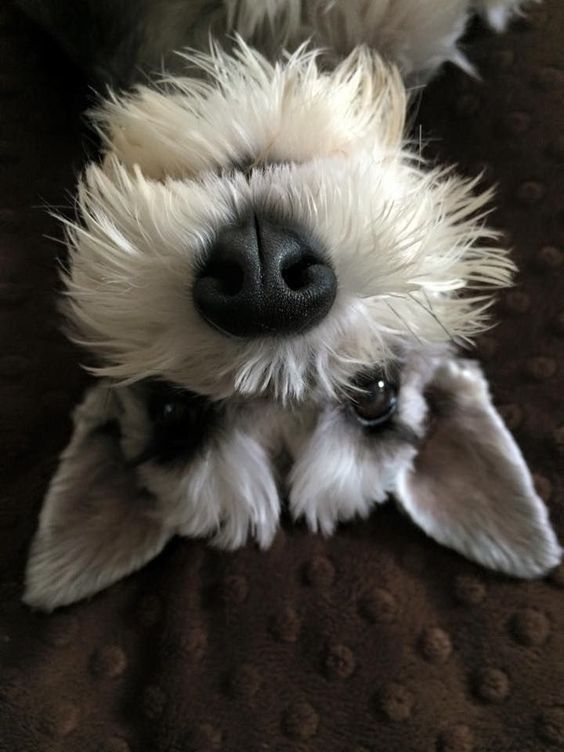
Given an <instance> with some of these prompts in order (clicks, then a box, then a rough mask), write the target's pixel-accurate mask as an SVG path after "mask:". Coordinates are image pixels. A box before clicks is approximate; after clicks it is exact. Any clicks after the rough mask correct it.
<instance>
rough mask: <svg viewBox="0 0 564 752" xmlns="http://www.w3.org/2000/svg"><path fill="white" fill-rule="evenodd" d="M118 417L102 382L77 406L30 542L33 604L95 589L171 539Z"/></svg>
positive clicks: (29, 597) (53, 604) (28, 589)
mask: <svg viewBox="0 0 564 752" xmlns="http://www.w3.org/2000/svg"><path fill="white" fill-rule="evenodd" d="M118 415H119V407H118V405H117V400H116V398H115V397H114V396H113V394H112V390H111V389H110V388H108V387H107V386H105V385H103V384H102V385H98V386H96V387H94V389H92V390H91V391H90V392H89V394H88V395H87V397H86V399H85V401H84V402H83V404H82V405H81V406H80V407H79V408H78V409H77V410H76V412H75V415H74V424H75V425H74V433H73V436H72V439H71V442H70V444H69V445H68V447H67V448H66V449H65V451H64V452H63V454H62V456H61V461H60V465H59V468H58V470H57V472H56V474H55V476H54V478H53V480H52V482H51V485H50V487H49V490H48V492H47V496H46V498H45V501H44V503H43V509H42V511H41V515H40V519H39V528H38V531H37V533H36V535H35V538H34V540H33V542H32V546H31V551H30V555H29V560H28V564H27V570H26V583H25V593H24V601H25V602H26V603H27V604H28V605H30V606H34V607H37V608H41V609H45V610H49V611H50V610H52V609H54V608H57V607H58V606H63V605H67V604H69V603H73V602H74V601H78V600H80V599H82V598H85V597H87V596H91V595H94V593H97V592H99V591H100V590H102V589H103V588H105V587H107V586H108V585H111V584H112V583H114V582H116V580H119V579H121V578H122V577H124V576H125V575H127V574H130V573H131V572H134V571H135V570H137V569H139V568H140V567H142V566H143V565H144V564H146V563H147V562H148V561H149V560H150V559H152V558H153V557H154V556H156V555H157V554H158V553H159V552H160V551H161V549H162V548H163V547H164V545H165V543H166V542H167V541H168V539H169V538H170V537H172V531H171V530H170V529H167V528H165V527H164V526H163V525H162V524H161V523H160V522H159V521H158V519H157V516H156V514H155V515H154V514H153V509H154V506H153V498H152V497H151V496H150V495H149V494H148V493H147V492H145V491H143V490H142V489H140V488H138V487H137V485H136V479H135V477H134V474H133V470H131V469H130V468H129V467H127V464H126V462H125V458H124V456H123V454H122V451H121V447H120V442H119V435H118V432H119V424H118V423H117V417H118Z"/></svg>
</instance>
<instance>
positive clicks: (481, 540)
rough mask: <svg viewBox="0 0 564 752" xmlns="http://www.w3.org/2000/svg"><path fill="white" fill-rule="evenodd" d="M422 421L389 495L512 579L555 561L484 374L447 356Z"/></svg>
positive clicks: (447, 540)
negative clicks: (415, 446) (416, 446)
mask: <svg viewBox="0 0 564 752" xmlns="http://www.w3.org/2000/svg"><path fill="white" fill-rule="evenodd" d="M429 405H430V413H431V414H430V422H429V428H428V431H427V435H426V436H425V438H424V439H423V444H422V446H421V449H420V451H419V453H418V455H417V456H416V458H415V461H414V463H413V466H412V467H411V468H409V469H408V470H406V471H404V472H402V474H401V476H400V479H399V482H398V487H397V496H398V500H399V502H400V503H401V505H402V506H403V507H404V508H405V509H406V511H407V512H408V514H409V515H410V516H411V517H412V518H413V520H414V521H415V522H416V523H417V524H418V525H419V526H420V527H422V528H423V530H424V531H425V532H426V533H427V534H428V535H430V536H431V537H432V538H434V539H435V540H437V541H438V542H439V543H443V544H444V545H446V546H449V547H450V548H453V549H455V550H456V551H458V552H460V553H461V554H464V555H465V556H467V557H468V558H469V559H473V560H474V561H477V562H479V563H480V564H483V565H485V566H487V567H491V568H492V569H496V570H498V571H501V572H505V573H506V574H509V575H513V576H515V577H525V578H533V577H539V576H542V575H544V574H546V572H548V571H549V570H550V569H552V568H553V567H555V566H557V565H558V563H559V561H560V557H561V548H560V546H559V544H558V540H557V538H556V536H555V534H554V532H553V530H552V527H551V525H550V522H549V519H548V512H547V509H546V507H545V506H544V504H543V502H542V500H541V499H540V498H539V497H538V495H537V494H536V492H535V489H534V486H533V481H532V478H531V475H530V473H529V471H528V469H527V466H526V464H525V461H524V459H523V456H522V455H521V452H520V451H519V448H518V447H517V445H516V443H515V441H514V440H513V438H512V436H511V434H510V433H509V431H508V430H507V428H506V427H505V425H504V424H503V422H502V420H501V418H500V416H499V415H498V413H497V412H496V410H495V409H494V407H493V405H492V401H491V397H490V395H489V391H488V386H487V383H486V380H485V378H484V376H483V374H482V372H481V370H480V369H479V367H478V366H477V365H476V364H474V363H471V362H469V361H456V360H452V361H448V362H446V363H444V364H443V365H441V366H440V367H439V368H438V369H437V371H436V372H435V375H434V377H433V380H432V383H431V385H430V390H429Z"/></svg>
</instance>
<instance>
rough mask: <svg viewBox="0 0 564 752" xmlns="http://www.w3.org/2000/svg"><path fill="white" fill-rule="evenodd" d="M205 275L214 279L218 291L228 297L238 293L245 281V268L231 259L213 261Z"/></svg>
mask: <svg viewBox="0 0 564 752" xmlns="http://www.w3.org/2000/svg"><path fill="white" fill-rule="evenodd" d="M204 276H205V277H208V278H211V279H213V280H214V281H215V284H216V289H217V292H219V293H220V294H221V295H225V296H228V297H234V296H235V295H238V294H239V293H240V292H241V290H242V289H243V282H244V281H245V273H244V271H243V269H242V268H241V267H240V266H239V265H238V264H235V263H233V262H230V261H221V262H215V263H214V262H212V263H211V264H209V265H208V266H207V268H206V271H205V275H204Z"/></svg>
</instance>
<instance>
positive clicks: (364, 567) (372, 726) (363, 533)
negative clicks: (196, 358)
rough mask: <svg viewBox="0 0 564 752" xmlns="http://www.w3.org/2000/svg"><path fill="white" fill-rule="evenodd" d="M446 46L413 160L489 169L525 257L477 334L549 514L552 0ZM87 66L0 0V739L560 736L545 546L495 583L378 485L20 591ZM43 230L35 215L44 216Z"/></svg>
mask: <svg viewBox="0 0 564 752" xmlns="http://www.w3.org/2000/svg"><path fill="white" fill-rule="evenodd" d="M467 44H468V47H469V52H470V55H471V57H472V59H473V60H474V61H475V62H476V63H477V65H478V67H479V69H480V71H481V73H482V75H483V79H484V82H483V83H479V82H477V81H474V80H471V79H469V78H467V77H465V76H464V75H463V74H462V73H459V72H457V71H455V70H452V69H449V70H447V71H445V73H444V75H442V76H441V77H440V78H439V79H438V80H437V81H436V82H435V83H433V84H432V85H431V87H430V88H429V89H428V90H427V91H426V93H425V95H424V97H423V99H422V102H421V106H420V109H419V111H418V113H417V115H416V117H415V120H414V122H415V131H414V133H415V137H416V138H417V137H418V126H419V124H421V126H422V132H423V134H424V136H425V137H428V138H429V139H430V144H429V146H428V148H427V151H428V154H429V155H430V156H431V158H433V159H434V158H440V159H441V160H442V161H453V162H456V163H458V164H459V166H460V170H461V171H462V172H463V173H466V174H470V175H474V174H477V173H478V172H480V171H482V170H484V171H485V180H486V181H487V182H488V183H492V182H496V183H498V185H499V193H498V205H499V209H498V210H497V211H496V212H495V214H494V215H493V217H492V222H493V223H494V224H495V225H496V226H498V227H500V228H502V229H504V230H505V231H507V233H508V235H509V238H510V241H509V242H510V243H511V244H512V245H513V246H514V249H515V250H514V253H515V258H516V260H517V262H518V264H519V266H520V268H521V274H520V278H519V285H518V286H517V287H516V288H515V289H513V290H511V291H510V292H508V293H506V294H505V295H504V296H503V298H502V299H501V300H500V303H499V306H498V315H499V317H500V320H501V323H500V325H499V326H498V327H497V328H495V329H494V330H492V331H491V332H489V333H488V335H487V336H485V337H483V338H482V339H481V340H480V342H479V354H480V357H481V358H482V360H483V362H484V364H485V367H486V370H487V373H488V376H489V377H490V379H491V383H492V388H493V391H494V394H495V397H496V401H497V404H498V405H500V406H501V408H502V411H503V414H504V416H505V419H506V420H507V422H508V424H509V426H510V428H511V429H512V430H513V431H514V433H515V435H516V437H517V439H518V441H519V443H520V445H521V447H522V448H523V450H524V452H525V455H526V457H527V459H528V461H529V462H530V465H531V467H532V469H533V472H534V473H535V477H536V481H537V486H538V489H539V492H540V494H541V495H542V496H543V498H544V499H545V500H546V502H547V504H548V505H549V507H550V511H551V515H552V519H553V521H554V523H555V525H556V528H557V530H558V532H559V534H560V538H561V540H562V538H563V536H564V499H563V495H562V492H563V472H562V471H563V469H564V468H563V464H564V463H563V460H564V404H563V400H562V383H563V375H564V167H563V165H564V128H563V125H564V4H562V2H561V0H547V2H546V3H545V4H544V5H538V6H533V8H532V11H531V13H530V15H529V18H528V20H526V21H525V20H523V21H519V22H517V23H516V24H514V25H513V27H512V30H511V32H510V33H509V34H508V35H506V36H503V37H496V36H495V35H493V34H490V33H487V32H485V31H483V30H480V29H476V30H474V31H473V32H472V34H471V35H470V37H469V39H468V42H467ZM85 92H86V87H85V84H84V82H83V81H82V80H81V79H80V78H79V76H78V75H76V74H75V73H74V72H73V71H72V70H71V69H70V67H69V64H68V63H67V62H66V61H65V60H64V59H63V58H62V56H61V55H60V54H59V53H58V51H57V50H56V49H55V48H54V47H53V46H52V44H51V43H50V42H49V41H48V40H46V39H45V38H44V37H43V35H42V34H41V33H40V32H39V31H37V30H36V29H34V28H33V27H32V26H31V25H29V24H28V23H27V22H26V21H24V20H23V19H22V18H20V17H19V16H18V15H17V13H16V12H15V11H12V10H11V9H10V8H9V6H8V5H7V4H6V3H4V4H3V6H2V9H1V10H0V336H1V345H2V346H1V348H0V416H1V417H0V436H1V447H2V451H1V455H0V464H1V468H2V470H1V482H0V663H1V668H0V750H1V751H2V752H4V750H6V752H8V751H9V752H36V751H37V752H39V751H40V750H41V752H55V751H57V752H58V751H59V750H61V751H63V750H64V752H196V751H197V752H211V751H212V750H218V751H220V750H223V751H225V752H243V751H244V752H266V751H267V750H270V751H272V752H317V751H321V750H323V752H544V751H545V750H546V752H551V751H554V752H557V751H561V750H563V749H564V569H562V568H561V569H560V570H559V571H558V570H557V571H556V572H555V573H554V574H553V575H552V576H551V577H549V578H548V579H547V580H546V581H543V582H535V583H523V582H512V581H510V580H508V579H506V578H504V577H501V576H497V575H494V574H490V573H488V572H486V571H484V570H482V569H480V568H479V567H477V566H474V565H472V564H470V563H468V562H466V561H465V560H463V559H462V558H460V557H458V556H457V555H455V554H453V553H451V552H449V551H447V550H446V549H443V548H440V547H439V546H437V545H435V544H434V543H432V542H431V541H429V540H428V539H426V538H425V537H424V536H423V534H422V533H420V532H418V531H417V530H415V529H414V528H413V527H412V526H411V525H410V524H409V523H408V521H407V520H406V519H404V518H403V517H402V516H401V515H400V514H399V513H398V512H397V511H396V510H395V509H394V508H393V507H392V506H391V505H390V506H389V507H388V508H386V509H384V510H378V511H376V512H375V513H374V515H373V516H372V518H371V519H370V520H369V521H368V522H365V523H361V522H359V523H358V524H352V525H347V526H343V527H342V528H341V529H340V530H339V532H338V534H337V535H335V536H334V537H333V538H331V539H330V540H323V539H321V538H320V537H317V536H314V535H311V534H308V533H307V532H305V530H304V529H302V528H301V527H299V526H293V525H291V524H287V525H285V526H284V529H283V531H282V532H281V533H280V534H279V535H278V537H277V538H276V541H275V543H274V545H273V547H272V549H271V550H270V551H268V552H267V553H260V552H258V551H255V550H254V549H252V548H251V547H249V548H247V549H244V550H242V551H239V552H238V553H235V554H224V553H218V552H216V551H213V550H211V549H209V548H208V547H206V545H205V544H204V543H202V542H192V541H187V540H184V541H176V542H174V543H173V544H172V545H169V546H168V548H167V549H166V551H165V552H164V554H163V555H161V556H160V557H159V558H158V560H156V561H155V562H153V563H152V564H151V565H150V566H148V567H147V568H145V569H144V570H143V571H141V572H139V573H138V574H136V575H135V576H133V577H130V578H129V579H127V580H126V581H124V582H122V583H120V584H118V585H117V586H115V587H112V588H110V589H109V590H107V591H106V592H104V593H102V594H101V595H99V596H97V597H96V598H94V599H93V600H91V601H90V602H86V603H81V604H79V605H77V606H74V607H72V608H68V609H65V610H62V611H60V612H57V613H55V614H53V615H51V616H47V615H42V614H35V613H32V612H31V611H29V610H28V609H27V608H26V607H24V606H22V605H21V604H20V597H21V590H22V574H23V566H24V563H25V558H26V554H27V547H28V545H29V541H30V539H31V536H32V533H33V531H34V528H35V525H36V519H37V513H38V511H39V508H40V505H41V501H42V497H43V495H44V493H45V490H46V486H47V483H48V481H49V478H50V477H51V475H52V473H53V471H54V469H55V467H56V460H57V454H58V452H59V451H60V450H61V449H62V447H63V446H64V445H65V443H66V442H67V440H68V438H69V432H70V421H69V414H70V412H71V409H72V407H73V405H74V404H75V403H76V402H77V401H78V399H79V397H80V395H81V393H82V390H83V389H84V387H85V385H86V377H85V376H84V375H83V373H82V372H81V371H80V369H79V365H78V364H79V361H80V358H81V354H80V353H78V352H77V351H76V350H75V349H74V348H73V347H72V346H71V345H69V344H68V343H67V342H66V341H65V339H64V338H63V336H62V335H61V334H59V333H58V326H59V323H60V322H59V320H58V317H57V314H56V307H55V291H56V288H57V256H59V255H60V254H61V252H62V247H61V246H60V245H59V244H58V243H57V239H58V238H60V230H59V228H58V227H57V225H56V223H55V222H54V221H53V220H51V219H50V218H49V217H48V216H47V214H46V212H45V210H44V207H45V205H46V204H48V205H50V206H56V207H61V208H63V209H64V208H65V207H68V206H69V204H70V203H71V202H72V198H71V196H72V189H73V185H74V182H75V176H76V173H77V171H78V170H79V169H80V166H81V164H83V161H84V158H85V156H84V155H85V152H86V151H87V150H88V148H89V141H88V138H87V137H85V131H84V128H83V125H82V121H81V116H80V113H81V111H82V109H83V108H84V106H85ZM46 236H47V237H46Z"/></svg>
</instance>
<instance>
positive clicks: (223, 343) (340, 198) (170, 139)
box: [66, 46, 513, 401]
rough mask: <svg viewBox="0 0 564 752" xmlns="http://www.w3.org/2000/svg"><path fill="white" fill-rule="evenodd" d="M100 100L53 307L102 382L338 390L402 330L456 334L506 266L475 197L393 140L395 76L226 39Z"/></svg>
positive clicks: (397, 102) (469, 326)
mask: <svg viewBox="0 0 564 752" xmlns="http://www.w3.org/2000/svg"><path fill="white" fill-rule="evenodd" d="M192 62H193V63H194V62H196V63H198V65H199V68H200V70H202V69H203V70H204V72H205V73H206V74H207V78H206V79H205V80H204V81H203V80H201V79H198V78H196V77H192V78H187V79H175V80H173V81H171V82H168V83H167V84H163V87H162V90H160V91H156V90H152V89H148V88H141V89H139V90H138V91H137V93H134V94H133V95H131V96H130V97H127V98H125V99H116V100H114V101H111V102H108V103H107V104H106V105H105V106H104V108H102V109H101V110H100V111H98V113H97V115H96V117H97V119H98V123H99V126H100V128H101V130H102V133H103V135H104V138H105V141H106V145H107V152H106V155H105V158H104V161H103V163H102V164H101V165H92V166H90V167H89V168H88V169H87V171H86V173H85V176H84V179H83V180H82V183H81V186H80V191H79V199H78V206H79V210H80V216H81V221H80V224H79V225H76V226H74V227H72V228H71V230H70V233H69V235H70V248H71V254H70V268H69V271H68V275H67V279H66V283H67V295H68V302H69V306H68V308H69V313H70V320H71V321H72V322H73V323H74V325H75V327H76V332H77V333H76V337H77V339H79V340H80V341H81V342H83V343H85V344H86V345H87V346H88V347H89V348H90V349H92V350H93V351H94V352H95V353H96V354H97V355H98V356H99V357H100V360H101V365H100V367H99V368H98V369H97V372H98V373H99V374H100V375H104V376H109V377H111V378H114V379H118V380H122V381H131V382H132V381H136V380H139V379H142V378H150V377H156V378H164V379H167V380H169V381H172V382H174V383H177V384H179V385H182V386H184V387H185V388H187V389H190V390H192V391H195V392H198V393H201V394H205V395H207V396H210V397H214V398H228V397H232V396H241V395H245V396H256V395H258V394H261V393H262V394H268V395H270V396H272V397H273V398H275V399H278V400H281V401H285V400H289V399H304V398H307V396H308V392H309V391H310V390H311V389H314V388H317V387H319V386H322V387H323V388H324V389H326V390H327V391H328V392H329V393H332V394H336V393H338V392H339V391H340V390H341V389H342V388H344V387H346V386H347V385H350V383H351V381H352V380H353V379H354V377H355V375H356V373H357V372H358V371H360V370H362V369H363V368H365V367H368V368H371V367H373V365H374V364H375V363H377V364H380V365H383V364H384V363H385V362H386V361H387V360H388V359H389V358H390V357H391V356H392V354H393V352H394V350H395V349H396V348H397V346H398V344H401V343H403V342H405V340H406V338H408V339H410V340H412V341H414V342H430V343H437V342H444V341H445V340H449V341H453V340H454V341H456V340H465V339H468V338H469V337H471V336H473V335H474V334H476V333H477V332H478V331H480V329H482V328H483V326H484V311H485V306H486V305H487V300H486V299H485V298H484V290H487V288H492V287H496V286H500V285H507V284H508V283H509V281H510V279H511V275H512V271H513V266H512V264H511V262H510V261H509V260H508V259H507V257H506V254H505V252H504V251H502V250H499V249H496V248H493V247H492V242H491V241H492V232H491V231H489V230H487V229H486V228H485V227H484V225H483V212H484V206H485V204H486V202H487V200H488V198H489V196H488V195H481V196H475V195H474V194H473V192H472V185H471V184H469V183H468V182H464V181H462V180H460V179H458V178H456V177H455V176H454V175H452V174H451V173H450V172H448V173H445V171H437V170H431V171H425V169H424V168H423V165H421V164H420V162H419V160H418V158H417V157H416V156H415V155H414V154H413V152H412V151H410V150H408V149H407V148H405V144H404V140H403V139H404V133H403V131H404V116H405V110H406V98H405V92H404V89H403V86H402V84H401V80H400V78H399V76H398V74H397V73H396V72H394V71H393V70H391V69H389V68H387V67H385V65H384V64H383V63H382V62H381V61H380V60H379V58H377V57H375V56H374V55H372V54H369V53H368V52H366V51H359V52H356V53H355V54H354V55H353V56H351V57H350V58H349V59H347V60H346V61H345V62H344V63H342V64H341V65H340V66H339V67H338V68H337V69H336V70H334V71H332V72H323V71H321V70H319V68H318V66H317V64H316V60H315V57H314V56H313V55H312V54H309V53H307V52H305V51H301V52H299V53H297V54H296V55H294V56H293V57H291V58H290V59H289V60H287V61H286V62H284V63H280V64H277V65H271V64H270V63H268V62H267V61H266V60H265V59H264V58H262V57H260V56H259V55H258V54H257V53H255V52H252V51H251V50H249V49H248V48H246V47H244V46H241V47H240V49H239V52H238V53H237V54H236V55H235V56H227V55H226V54H225V53H222V52H220V51H216V52H215V54H214V55H213V56H211V57H203V56H197V57H196V58H192Z"/></svg>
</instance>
